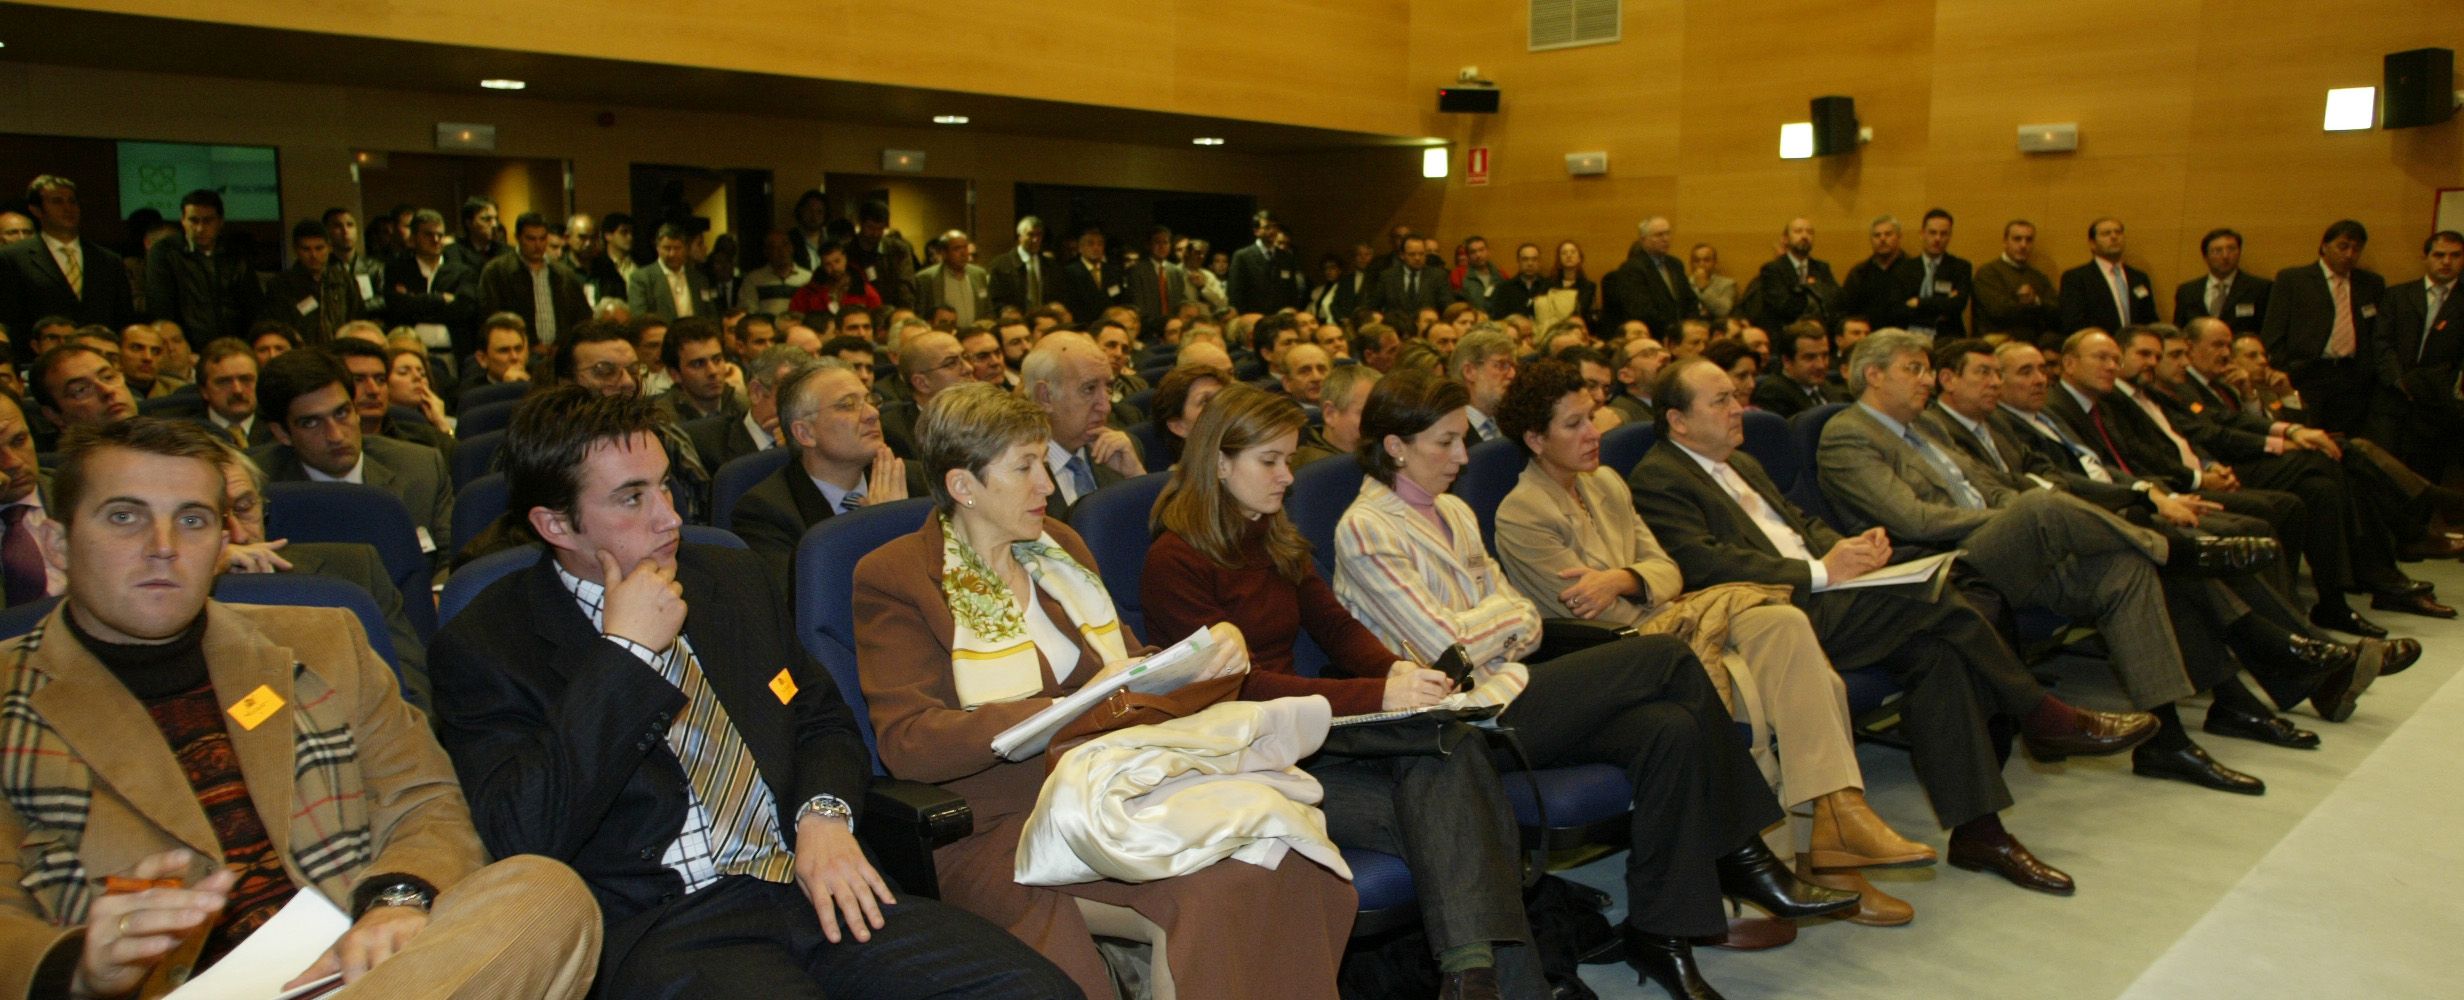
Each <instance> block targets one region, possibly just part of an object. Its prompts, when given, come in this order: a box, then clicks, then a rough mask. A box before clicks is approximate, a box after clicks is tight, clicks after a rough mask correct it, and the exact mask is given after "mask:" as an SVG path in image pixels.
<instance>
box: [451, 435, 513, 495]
mask: <svg viewBox="0 0 2464 1000" xmlns="http://www.w3.org/2000/svg"><path fill="white" fill-rule="evenodd" d="M464 426H465V427H467V426H469V425H467V424H466V425H464ZM504 444H505V432H504V431H501V430H494V431H484V432H481V433H478V434H465V435H464V436H463V437H462V439H461V441H460V443H459V444H456V445H455V446H454V449H453V491H454V494H455V495H456V496H457V497H458V496H460V494H461V493H462V491H463V490H464V489H466V488H468V487H469V486H470V484H472V483H475V482H478V481H479V477H481V476H484V475H487V474H488V470H489V468H490V467H491V466H494V465H495V464H496V449H498V448H501V447H503V446H504Z"/></svg>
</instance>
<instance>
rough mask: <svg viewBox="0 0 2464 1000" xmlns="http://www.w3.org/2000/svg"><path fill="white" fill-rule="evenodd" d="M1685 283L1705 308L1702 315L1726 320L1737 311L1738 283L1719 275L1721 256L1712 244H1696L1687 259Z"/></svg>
mask: <svg viewBox="0 0 2464 1000" xmlns="http://www.w3.org/2000/svg"><path fill="white" fill-rule="evenodd" d="M1685 274H1686V283H1687V284H1689V285H1691V286H1693V288H1694V299H1695V301H1697V302H1700V303H1702V305H1703V315H1704V316H1706V317H1708V318H1711V319H1715V320H1719V319H1727V318H1728V315H1729V314H1730V313H1732V312H1734V311H1736V308H1737V279H1735V278H1731V277H1729V276H1727V275H1725V274H1721V273H1720V252H1719V250H1717V249H1715V248H1713V247H1712V245H1711V244H1709V243H1697V244H1694V249H1693V250H1691V251H1689V252H1688V255H1687V259H1686V269H1685Z"/></svg>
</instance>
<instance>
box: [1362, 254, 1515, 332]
mask: <svg viewBox="0 0 2464 1000" xmlns="http://www.w3.org/2000/svg"><path fill="white" fill-rule="evenodd" d="M1372 253H1373V251H1371V250H1370V249H1369V245H1368V244H1366V243H1354V244H1352V260H1351V264H1350V266H1349V267H1347V268H1346V269H1345V270H1344V272H1343V273H1342V274H1341V275H1338V276H1337V277H1336V278H1335V280H1334V282H1333V289H1332V290H1331V291H1328V292H1326V293H1325V296H1324V297H1323V298H1322V299H1319V300H1318V302H1319V305H1318V307H1317V313H1318V322H1320V323H1348V322H1350V321H1351V318H1352V313H1353V312H1355V311H1357V310H1358V309H1359V308H1360V306H1361V303H1363V302H1365V301H1367V298H1368V294H1369V289H1370V287H1371V285H1370V283H1371V282H1373V281H1376V280H1377V276H1376V275H1374V274H1371V273H1370V272H1369V259H1370V256H1371V254H1372ZM1509 283H1511V282H1509ZM1494 294H1496V295H1501V296H1502V295H1507V294H1509V293H1508V292H1507V290H1506V285H1503V284H1501V285H1499V286H1498V288H1497V291H1496V293H1494ZM1496 304H1498V303H1495V302H1492V303H1491V305H1496Z"/></svg>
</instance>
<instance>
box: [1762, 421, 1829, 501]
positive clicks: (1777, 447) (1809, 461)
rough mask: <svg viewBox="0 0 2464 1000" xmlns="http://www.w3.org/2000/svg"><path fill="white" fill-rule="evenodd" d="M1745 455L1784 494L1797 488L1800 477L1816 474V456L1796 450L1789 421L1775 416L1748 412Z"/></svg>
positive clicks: (1797, 448) (1799, 449)
mask: <svg viewBox="0 0 2464 1000" xmlns="http://www.w3.org/2000/svg"><path fill="white" fill-rule="evenodd" d="M1745 453H1746V454H1748V455H1752V456H1754V460H1755V461H1757V462H1761V463H1762V471H1764V472H1767V473H1770V474H1771V484H1772V485H1774V486H1777V487H1779V488H1780V492H1781V493H1782V494H1786V493H1787V492H1788V491H1789V490H1791V489H1794V488H1795V487H1796V485H1797V477H1798V475H1799V474H1800V473H1811V472H1812V471H1813V466H1814V453H1813V452H1811V451H1808V450H1805V449H1801V448H1799V447H1797V441H1796V435H1795V434H1793V433H1791V429H1790V428H1789V426H1788V420H1787V418H1785V417H1782V416H1780V415H1779V414H1776V413H1771V412H1768V411H1764V410H1747V411H1745Z"/></svg>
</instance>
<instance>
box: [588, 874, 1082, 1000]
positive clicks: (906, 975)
mask: <svg viewBox="0 0 2464 1000" xmlns="http://www.w3.org/2000/svg"><path fill="white" fill-rule="evenodd" d="M898 900H899V901H898V904H897V905H895V906H885V907H882V914H881V916H882V927H881V929H880V930H876V931H873V932H872V937H873V939H872V940H871V941H869V942H862V943H859V942H857V941H856V939H855V938H854V937H853V936H852V935H850V934H848V933H847V927H846V925H845V924H844V923H841V925H840V927H839V936H840V940H839V943H837V944H831V943H830V941H829V939H827V938H824V937H822V935H821V918H820V917H819V915H817V914H816V913H815V912H814V910H813V904H812V902H811V901H810V900H808V899H806V898H805V896H804V892H803V891H802V890H800V889H798V888H797V887H795V886H794V885H791V884H787V883H780V882H764V881H762V880H760V879H757V878H753V877H751V876H746V875H730V876H727V877H725V878H721V879H720V880H719V881H717V882H715V883H712V884H710V885H707V886H704V887H702V888H701V889H700V890H698V891H695V892H692V893H689V894H687V895H685V896H684V897H683V898H681V899H678V900H676V901H675V902H673V903H670V904H668V905H666V906H664V907H661V908H659V909H655V910H651V911H649V912H647V913H643V914H641V915H640V916H637V917H635V918H634V919H635V920H642V921H649V922H650V927H649V928H648V929H646V930H644V931H643V932H642V934H641V936H640V937H639V938H638V939H636V940H635V942H634V944H633V947H631V948H629V949H626V950H625V951H624V953H622V954H611V955H607V956H605V957H604V958H603V960H602V962H601V964H600V968H599V986H598V990H599V995H600V996H601V997H604V998H606V1000H654V998H655V1000H685V998H696V1000H698V998H705V997H707V998H733V997H764V998H796V997H808V998H812V1000H820V998H822V997H831V998H863V1000H923V998H928V997H930V998H949V1000H957V998H962V997H963V998H968V1000H979V998H981V1000H990V998H1000V1000H1012V998H1015V1000H1042V998H1051V997H1083V996H1084V994H1082V993H1080V992H1079V990H1078V986H1077V984H1075V983H1072V982H1071V981H1070V980H1069V977H1068V976H1065V975H1062V974H1061V970H1059V969H1057V968H1054V967H1053V965H1052V963H1051V962H1048V961H1045V959H1044V957H1043V956H1042V955H1038V954H1036V953H1035V950H1034V949H1032V948H1029V947H1027V945H1026V943H1025V942H1022V941H1020V940H1018V939H1017V938H1015V937H1011V936H1010V934H1009V932H1007V931H1004V930H1002V929H1001V928H999V927H996V926H993V925H992V924H991V923H988V922H986V921H985V920H984V919H983V918H981V917H977V916H975V915H973V914H970V913H967V912H966V911H964V910H960V909H958V908H957V907H954V906H944V905H942V904H941V903H940V902H938V901H935V900H931V899H926V898H924V897H921V896H910V895H904V894H901V895H899V897H898ZM609 936H610V937H611V938H614V937H616V936H618V935H617V934H616V933H615V932H613V931H611V933H610V935H609Z"/></svg>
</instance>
